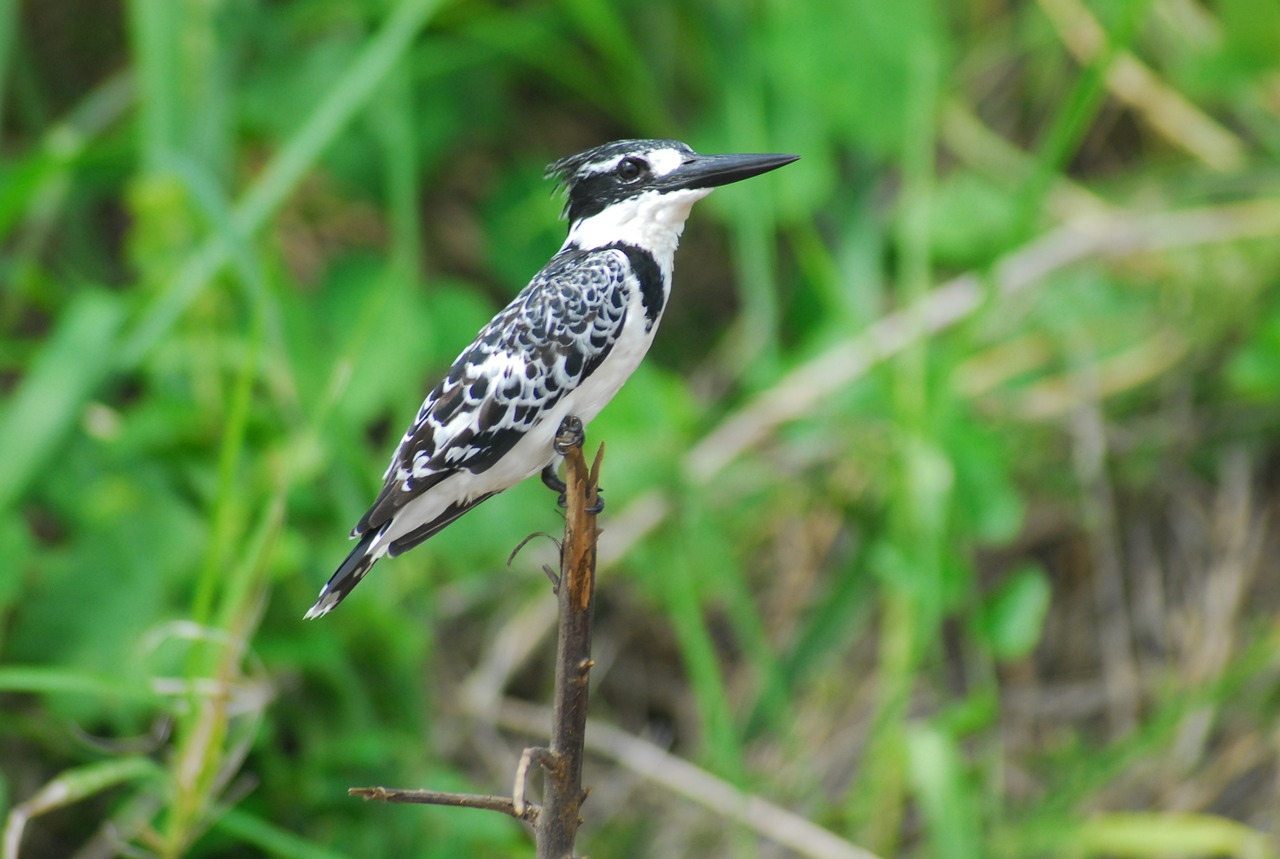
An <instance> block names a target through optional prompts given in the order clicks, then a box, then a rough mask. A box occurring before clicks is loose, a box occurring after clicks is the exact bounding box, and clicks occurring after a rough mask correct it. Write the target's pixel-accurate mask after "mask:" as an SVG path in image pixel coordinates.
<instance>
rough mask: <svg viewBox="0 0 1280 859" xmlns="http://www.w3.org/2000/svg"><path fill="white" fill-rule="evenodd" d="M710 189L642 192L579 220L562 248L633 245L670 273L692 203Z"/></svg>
mask: <svg viewBox="0 0 1280 859" xmlns="http://www.w3.org/2000/svg"><path fill="white" fill-rule="evenodd" d="M711 191H712V189H711V188H698V189H695V190H684V191H670V192H668V193H666V194H660V193H658V192H657V191H646V192H645V193H643V194H640V195H639V196H637V197H633V198H632V199H630V200H624V201H622V202H621V203H614V204H613V205H612V206H609V207H607V208H605V209H604V210H603V211H601V212H599V213H597V214H595V215H592V216H591V217H589V218H583V219H582V220H581V221H578V222H577V223H576V224H574V225H573V226H572V227H571V228H570V229H569V237H568V238H567V239H565V243H564V247H566V248H567V247H569V246H570V245H576V246H577V247H579V248H581V249H583V250H591V249H592V248H600V247H604V246H605V245H611V244H615V243H621V244H627V245H634V246H635V247H639V248H643V249H644V250H647V251H648V252H649V253H651V254H653V257H654V259H655V260H657V262H658V265H659V266H661V267H662V269H663V271H665V272H667V273H670V271H671V264H672V261H673V260H674V258H675V253H676V246H677V245H679V244H680V234H681V233H682V232H684V222H685V221H686V220H687V219H688V218H689V212H690V210H691V209H693V204H694V203H696V202H698V201H699V200H701V199H702V198H703V197H705V196H707V195H708V194H710V193H711Z"/></svg>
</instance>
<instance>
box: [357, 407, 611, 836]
mask: <svg viewBox="0 0 1280 859" xmlns="http://www.w3.org/2000/svg"><path fill="white" fill-rule="evenodd" d="M583 440H584V434H583V428H582V422H581V421H580V420H578V419H577V418H576V417H573V416H572V415H570V416H569V417H566V418H565V419H564V421H563V423H561V425H560V432H559V433H558V434H557V435H556V442H555V446H556V452H557V453H559V454H561V455H562V456H564V458H565V484H566V489H565V504H566V511H565V524H564V542H563V543H562V544H560V576H559V578H558V579H553V583H554V584H555V585H556V594H557V596H558V598H559V603H560V638H559V643H558V645H557V648H556V692H555V708H554V710H553V711H552V719H551V746H550V748H541V747H532V748H528V749H525V752H524V754H523V755H522V756H521V758H520V763H519V766H518V767H517V768H516V777H515V785H514V787H513V789H512V793H511V796H510V797H505V796H491V795H484V794H472V793H451V792H446V791H436V790H400V789H397V788H385V787H353V788H351V789H350V790H349V791H348V792H349V793H350V794H351V795H352V796H359V797H363V798H364V799H366V800H375V801H378V802H397V803H403V802H408V803H420V804H424V805H448V806H453V807H455V808H478V809H482V810H485V811H497V812H500V813H502V814H506V815H508V816H510V817H514V818H516V819H517V820H523V821H525V822H527V823H529V824H531V825H532V826H533V829H534V839H535V840H536V842H537V845H538V848H537V855H538V857H539V859H569V857H572V856H573V845H574V841H575V840H576V838H577V834H578V826H579V824H580V823H581V822H582V821H581V820H580V819H579V817H578V811H579V809H580V808H581V807H582V803H583V801H584V800H585V799H586V798H587V793H586V791H584V790H583V789H582V758H583V749H584V746H585V744H586V731H587V687H588V682H587V681H588V675H589V674H590V671H591V666H592V661H591V611H592V606H593V602H594V597H595V575H596V538H597V536H598V535H599V532H598V531H597V530H596V513H598V512H599V509H600V490H599V485H600V463H601V461H602V460H603V458H604V445H601V446H600V449H599V450H598V451H597V452H596V458H595V462H594V464H593V465H592V466H591V470H590V471H588V470H587V463H586V460H585V459H584V458H583V456H582V443H583ZM526 542H527V541H526ZM523 545H524V544H523V543H522V544H521V546H523ZM519 549H520V547H517V548H516V551H517V552H518V551H519ZM512 554H513V555H514V553H512ZM473 691H475V690H473ZM467 697H468V700H475V699H478V698H486V697H487V695H485V694H484V693H483V692H477V694H473V695H469V696H467ZM533 763H537V764H539V765H541V767H542V769H543V770H544V771H545V772H546V784H545V788H544V790H543V794H544V796H543V803H542V805H540V806H539V805H535V804H533V803H531V802H528V801H526V800H525V788H526V779H527V777H528V772H529V768H530V766H531V765H532V764H533Z"/></svg>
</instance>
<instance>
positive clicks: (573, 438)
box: [535, 417, 604, 859]
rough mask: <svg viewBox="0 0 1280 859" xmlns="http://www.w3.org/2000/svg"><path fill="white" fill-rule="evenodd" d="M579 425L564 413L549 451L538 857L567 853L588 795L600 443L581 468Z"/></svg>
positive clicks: (558, 856) (563, 858)
mask: <svg viewBox="0 0 1280 859" xmlns="http://www.w3.org/2000/svg"><path fill="white" fill-rule="evenodd" d="M583 441H584V438H583V429H582V423H581V421H579V420H578V419H577V418H574V417H568V418H565V420H564V423H562V424H561V425H560V434H559V435H557V436H556V450H557V452H559V453H561V454H563V455H564V459H565V484H566V485H567V487H568V488H567V489H566V491H565V498H566V501H567V508H566V510H565V519H564V545H563V547H562V548H561V551H560V583H559V587H558V588H557V596H558V597H559V598H560V636H559V640H558V642H557V645H556V691H555V709H554V711H553V713H552V719H551V748H550V749H549V750H548V752H549V753H548V754H546V755H542V756H540V757H539V758H538V760H539V762H540V763H541V764H542V768H543V769H544V770H545V771H546V774H547V778H546V789H545V790H544V791H543V793H544V796H543V800H542V807H543V813H542V814H541V815H540V816H539V818H538V825H537V827H536V830H535V831H536V834H537V842H538V852H537V857H538V859H566V857H571V856H573V845H574V841H575V839H576V838H577V834H578V825H579V824H580V823H581V822H582V821H581V819H580V818H579V816H578V812H579V810H580V809H581V807H582V803H583V801H584V800H585V799H586V798H587V793H586V791H584V790H583V789H582V758H583V748H584V746H585V744H586V734H587V691H588V680H589V674H590V672H591V666H592V665H593V664H594V663H593V662H592V661H591V610H592V606H593V602H594V597H595V585H596V537H597V535H598V532H597V530H596V514H595V512H592V511H596V510H597V509H598V505H599V500H600V490H599V479H600V461H601V459H602V458H603V457H604V445H601V446H600V449H599V451H597V453H596V459H595V463H594V464H593V465H592V467H591V471H590V473H588V472H587V464H586V460H585V459H583V456H582V443H583Z"/></svg>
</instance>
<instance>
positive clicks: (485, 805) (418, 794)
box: [347, 787, 540, 825]
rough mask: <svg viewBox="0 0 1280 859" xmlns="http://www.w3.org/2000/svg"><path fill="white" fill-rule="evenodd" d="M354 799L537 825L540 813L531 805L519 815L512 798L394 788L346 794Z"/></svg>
mask: <svg viewBox="0 0 1280 859" xmlns="http://www.w3.org/2000/svg"><path fill="white" fill-rule="evenodd" d="M347 793H348V794H350V795H351V796H358V797H361V798H362V799H366V800H370V801H375V802H406V803H416V804H418V805H448V806H452V807H454V808H478V809H480V810H482V811H497V812H501V813H502V814H506V815H508V816H510V817H514V818H516V819H517V820H524V821H526V822H528V823H532V824H535V825H536V824H537V822H538V816H539V812H540V809H539V808H538V806H536V805H533V804H531V803H526V804H525V806H524V808H523V809H521V810H520V811H517V810H516V808H515V805H514V803H513V802H512V800H511V798H510V797H506V796H492V795H489V794H482V793H448V792H445V791H439V790H399V789H397V788H394V787H353V788H351V789H350V790H348V791H347Z"/></svg>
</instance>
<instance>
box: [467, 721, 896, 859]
mask: <svg viewBox="0 0 1280 859" xmlns="http://www.w3.org/2000/svg"><path fill="white" fill-rule="evenodd" d="M495 714H496V719H497V724H498V725H499V726H501V727H503V728H506V729H508V730H512V731H520V732H523V733H528V732H532V731H536V730H537V729H538V726H539V725H542V724H545V723H546V717H547V711H546V708H545V707H539V706H537V705H536V704H530V703H528V702H525V701H518V700H515V699H512V698H506V699H503V701H502V702H501V704H500V706H499V707H497V708H496V710H488V711H486V712H485V713H483V714H477V715H478V716H483V717H484V718H490V719H492V718H495ZM587 746H588V747H589V748H590V749H591V751H592V752H593V753H594V754H597V755H600V756H602V757H605V758H608V759H611V760H614V761H616V762H617V763H619V764H621V765H622V766H624V767H626V768H627V769H629V770H631V771H632V772H634V773H636V774H637V775H640V776H642V777H643V778H646V779H648V780H649V781H651V782H653V783H654V784H656V785H659V786H660V787H662V788H664V789H666V790H668V791H670V792H671V793H674V794H678V795H680V796H683V797H685V798H687V799H689V800H690V801H692V802H696V803H698V804H699V805H701V806H703V807H704V808H707V809H708V810H710V811H712V812H714V813H715V814H718V815H720V816H722V817H723V818H725V819H726V820H732V821H733V822H735V823H737V824H739V825H741V826H744V827H746V828H748V829H750V830H751V831H753V832H756V833H758V834H759V835H760V836H761V837H763V838H767V839H769V840H770V841H773V842H774V843H776V844H780V845H782V846H783V847H786V848H787V849H788V850H791V851H793V852H794V853H795V854H796V855H798V856H807V857H810V859H877V857H876V854H874V853H872V852H871V851H870V850H866V849H864V848H862V847H859V846H857V845H856V844H853V843H851V842H849V841H846V840H845V839H843V838H841V837H840V836H839V835H836V834H835V833H834V832H832V831H831V830H829V829H824V828H823V827H821V826H819V825H818V824H816V823H814V822H813V821H811V820H808V819H806V818H805V817H804V816H802V815H800V814H797V813H795V812H794V811H789V810H788V809H786V808H783V807H782V806H780V805H778V804H777V803H774V802H771V801H769V800H768V799H765V798H764V797H762V796H760V795H758V794H754V793H749V792H747V791H744V790H742V789H740V788H738V787H735V786H734V785H732V784H730V783H729V782H727V781H725V780H724V779H721V778H718V777H717V776H715V775H712V774H711V773H709V772H707V771H706V770H704V769H701V768H700V767H698V766H695V765H694V764H691V763H690V762H689V761H687V760H685V759H684V758H681V757H678V756H676V755H673V754H671V753H670V752H668V751H666V750H665V749H662V748H659V747H658V746H656V745H654V744H653V743H651V742H649V741H648V740H645V739H642V738H641V737H637V736H635V735H634V734H629V733H627V732H626V731H623V730H620V729H618V728H614V727H610V726H608V725H602V724H600V723H599V722H592V723H591V724H590V725H589V726H588V728H587Z"/></svg>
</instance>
